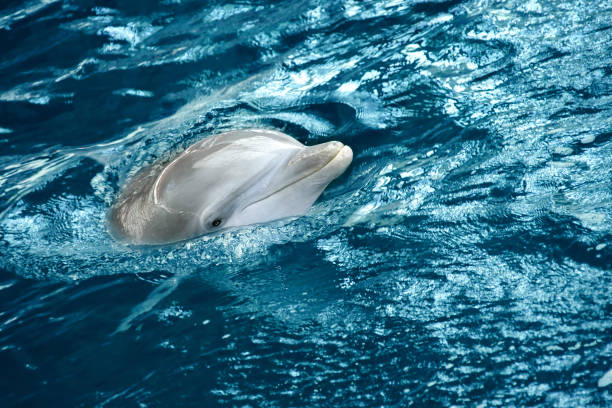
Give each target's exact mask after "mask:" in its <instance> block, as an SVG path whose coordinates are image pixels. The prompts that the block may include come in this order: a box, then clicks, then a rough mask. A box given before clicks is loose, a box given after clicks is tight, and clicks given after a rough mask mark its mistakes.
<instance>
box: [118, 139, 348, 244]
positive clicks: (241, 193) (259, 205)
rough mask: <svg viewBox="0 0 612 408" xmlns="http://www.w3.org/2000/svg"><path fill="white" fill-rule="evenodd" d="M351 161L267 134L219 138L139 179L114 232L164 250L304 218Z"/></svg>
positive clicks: (127, 190) (122, 199) (126, 192)
mask: <svg viewBox="0 0 612 408" xmlns="http://www.w3.org/2000/svg"><path fill="white" fill-rule="evenodd" d="M352 159H353V152H352V151H351V149H350V148H349V147H348V146H345V145H343V144H342V143H340V142H328V143H322V144H319V145H316V146H310V147H309V146H304V145H303V144H301V143H300V142H298V141H297V140H295V139H293V138H292V137H290V136H287V135H285V134H284V133H281V132H276V131H271V130H263V129H249V130H237V131H231V132H227V133H222V134H218V135H215V136H212V137H209V138H207V139H204V140H202V141H199V142H197V143H195V144H193V145H191V146H190V147H188V148H187V149H186V150H185V151H184V152H182V153H180V154H179V155H178V156H177V157H176V158H175V159H174V160H172V161H171V162H170V163H164V162H156V163H154V164H153V165H151V166H150V167H148V168H146V169H144V170H141V171H140V172H139V173H137V174H136V175H135V176H134V177H133V178H132V180H131V181H130V182H129V183H128V184H127V185H126V186H125V187H124V188H123V190H122V191H121V194H120V195H119V197H118V198H117V200H116V202H115V203H114V204H113V206H112V207H111V209H110V211H109V217H108V218H109V224H110V231H111V233H112V235H114V236H115V237H116V238H118V239H120V240H122V241H126V242H129V243H132V244H137V245H146V244H166V243H171V242H176V241H182V240H185V239H189V238H193V237H197V236H199V235H203V234H207V233H210V232H214V231H218V230H220V229H224V228H229V227H236V226H240V225H248V224H256V223H262V222H267V221H272V220H276V219H280V218H285V217H291V216H298V215H302V214H304V213H305V212H306V211H307V210H308V208H310V206H311V205H312V204H313V203H314V202H315V200H316V199H317V197H319V195H320V194H321V193H322V192H323V190H324V189H325V187H327V185H328V184H329V183H330V182H331V181H332V180H333V179H335V178H336V177H338V176H339V175H341V174H342V173H343V172H344V171H345V170H346V168H347V167H348V165H349V164H350V163H351V160H352Z"/></svg>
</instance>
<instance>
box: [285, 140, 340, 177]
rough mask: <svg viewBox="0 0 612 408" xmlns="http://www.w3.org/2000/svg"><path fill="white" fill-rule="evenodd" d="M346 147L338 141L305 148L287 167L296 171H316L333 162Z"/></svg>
mask: <svg viewBox="0 0 612 408" xmlns="http://www.w3.org/2000/svg"><path fill="white" fill-rule="evenodd" d="M344 147H345V146H344V144H342V143H340V142H336V141H333V142H327V143H321V144H318V145H315V146H309V147H305V148H304V149H302V150H300V151H299V152H297V153H296V154H295V155H294V156H293V157H292V158H291V160H289V163H288V164H287V165H288V166H291V167H294V168H296V169H297V168H299V169H303V170H306V169H309V170H311V171H316V170H319V169H321V168H323V167H324V166H325V165H326V164H327V163H329V162H330V161H332V160H333V159H334V157H336V156H337V155H338V153H340V151H341V150H342V148H344Z"/></svg>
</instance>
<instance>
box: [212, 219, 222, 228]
mask: <svg viewBox="0 0 612 408" xmlns="http://www.w3.org/2000/svg"><path fill="white" fill-rule="evenodd" d="M211 225H212V226H213V227H218V226H219V225H221V218H217V219H215V220H214V221H213V222H212V224H211Z"/></svg>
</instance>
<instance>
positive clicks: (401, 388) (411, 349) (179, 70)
mask: <svg viewBox="0 0 612 408" xmlns="http://www.w3.org/2000/svg"><path fill="white" fill-rule="evenodd" d="M139 4H140V3H139ZM611 19H612V11H611V9H610V7H609V5H608V4H606V3H605V2H586V1H585V2H580V1H579V2H573V3H565V2H554V1H536V0H531V1H529V2H519V1H506V2H501V3H500V2H497V3H496V2H489V1H480V0H474V1H465V2H459V1H452V2H427V3H425V2H419V1H396V0H390V1H352V0H351V1H349V0H347V1H343V2H329V4H328V3H326V2H323V1H319V0H310V1H299V2H280V3H278V2H270V3H266V4H260V3H257V4H255V3H251V2H240V4H225V5H221V4H210V5H200V4H197V2H189V1H186V2H173V1H166V2H161V3H159V4H157V3H155V5H153V4H147V5H145V4H140V5H139V6H138V7H136V6H132V5H129V4H127V5H122V6H121V7H120V6H117V9H110V8H103V7H98V6H94V7H93V8H87V9H84V8H80V7H79V6H77V5H72V4H63V5H61V6H60V5H59V4H56V3H54V2H32V3H27V4H26V6H25V7H21V8H19V7H12V8H9V9H6V10H2V12H1V13H0V30H3V31H0V35H1V36H4V37H2V38H0V39H5V40H6V41H4V42H3V43H4V44H15V45H14V46H12V45H11V46H8V45H7V46H6V47H7V48H6V52H5V55H6V58H3V60H2V61H1V62H0V74H3V75H0V108H1V109H2V110H1V111H0V112H2V116H0V135H1V138H0V149H1V152H2V153H1V154H2V156H0V214H1V216H0V268H1V269H2V271H3V273H5V274H6V276H8V278H6V279H5V280H4V281H2V282H0V291H2V293H3V294H4V296H5V299H6V301H5V303H3V305H5V306H3V310H2V312H1V314H0V318H1V319H2V323H1V328H0V334H2V337H1V338H0V348H2V349H3V350H12V351H11V353H15V354H14V355H15V356H17V357H14V359H15V361H18V363H17V366H19V367H20V369H21V368H24V369H25V370H26V371H27V372H30V371H33V372H36V373H37V375H39V376H40V381H41V382H40V384H43V383H42V381H46V383H45V384H48V385H41V386H40V387H39V388H37V391H31V392H27V393H26V392H25V391H23V390H22V391H23V392H21V393H20V392H19V391H15V390H21V389H20V388H19V386H20V385H19V384H22V382H16V383H15V384H13V386H12V387H11V390H7V392H6V393H5V394H6V395H8V398H9V400H10V401H11V402H14V403H15V404H17V403H23V404H25V403H29V402H32V401H35V402H36V401H41V400H45V401H46V402H47V403H49V401H47V398H51V400H50V401H51V402H53V401H54V400H53V398H59V397H53V396H54V395H66V394H65V393H62V392H61V390H68V389H70V390H73V389H76V388H75V387H77V386H78V387H77V388H78V389H80V390H82V391H81V394H79V395H74V393H72V391H71V393H72V394H71V395H73V399H70V400H69V401H70V403H72V405H96V404H100V405H104V404H108V403H117V404H122V405H126V404H129V403H139V404H144V405H168V404H175V403H177V401H179V400H180V401H181V402H184V403H185V405H194V406H201V405H202V404H204V405H206V404H207V403H209V404H227V405H242V404H245V405H251V406H283V405H291V406H298V405H306V406H328V405H339V406H340V405H341V406H373V405H381V406H382V405H384V406H389V405H398V406H407V405H411V404H413V405H440V406H451V405H456V406H464V405H465V406H524V405H537V406H606V405H609V404H610V402H611V394H610V391H609V389H608V387H609V384H610V380H609V378H610V371H609V367H610V365H611V364H612V349H611V346H610V344H612V343H611V342H612V338H611V335H610V333H612V330H611V329H612V321H611V320H610V319H609V305H610V301H611V294H610V290H609V288H610V285H611V284H612V275H611V274H610V271H611V270H612V255H611V252H610V249H611V248H612V245H610V240H611V238H612V235H611V234H612V232H611V230H610V222H611V221H612V210H611V209H612V205H611V203H612V189H611V188H610V180H612V165H611V159H610V158H612V143H611V135H612V119H611V118H612V112H611V109H612V103H611V102H612V100H611V99H610V98H612V92H611V91H612V82H611V80H610V48H609V47H610V46H609V44H610V43H611V41H612V37H611V34H610V33H611V30H610V26H609V21H611ZM50 27H51V28H50ZM22 29H27V30H30V31H29V32H33V33H42V34H44V35H46V36H47V37H48V41H44V40H43V39H41V38H38V39H37V40H38V41H40V46H38V47H32V46H31V45H32V42H31V40H30V39H29V37H27V36H25V35H21V34H22V31H19V30H22ZM13 33H16V34H15V37H12V36H13ZM7 39H10V40H11V41H8V40H7ZM11 47H12V48H11ZM56 53H57V54H58V55H60V56H61V58H52V57H53V56H54V55H55V54H56ZM45 58H46V59H45ZM42 60H48V61H50V62H49V63H48V64H42V63H40V61H42ZM244 127H268V128H273V129H279V130H282V131H284V132H286V133H289V134H291V135H292V136H294V137H296V138H297V139H298V140H300V141H302V142H304V143H306V144H315V143H321V142H325V141H328V140H340V141H342V142H344V143H346V144H348V145H349V146H351V147H352V148H353V151H354V153H355V156H354V162H353V164H352V165H351V167H350V169H349V170H348V172H347V173H346V174H345V175H343V176H342V177H341V178H340V179H339V180H337V181H336V182H334V183H333V184H332V185H331V186H330V187H329V188H328V189H327V190H326V191H325V193H324V194H323V196H322V197H321V199H320V200H319V201H318V202H317V203H316V204H315V205H314V206H313V208H312V209H311V210H310V211H309V212H308V214H307V215H306V216H305V217H302V218H299V219H296V220H285V221H281V222H276V223H270V224H266V225H259V226H249V227H245V228H241V229H236V230H232V231H226V232H223V233H221V234H217V235H213V236H206V237H201V238H198V239H195V240H191V241H189V242H182V243H179V244H176V245H171V246H167V247H152V248H144V249H143V248H133V247H129V246H125V245H123V244H120V243H118V242H115V241H114V240H113V239H112V238H111V237H110V236H109V235H108V233H107V225H106V212H107V210H108V208H109V206H110V204H111V203H112V201H113V200H114V199H115V197H116V196H117V194H118V192H119V189H120V187H121V186H122V185H123V183H124V182H125V181H126V180H127V179H128V178H129V177H130V176H131V175H133V174H134V173H135V172H137V171H138V170H139V169H141V168H142V167H143V166H146V165H147V164H149V163H151V162H153V161H154V160H156V159H158V158H163V157H168V156H170V155H172V154H174V153H175V152H177V151H180V150H181V149H182V148H184V147H185V146H188V145H189V144H191V143H193V142H195V141H196V140H200V139H202V138H204V137H208V136H209V135H211V134H213V133H217V132H222V131H225V130H228V129H232V128H244ZM3 276H4V275H3ZM68 306H70V308H72V310H71V311H66V309H67V308H69V307H68ZM31 333H40V336H39V338H38V339H37V340H35V341H34V343H31V342H29V341H28V340H27V339H28V338H31V337H32V336H31ZM77 333H79V335H77ZM81 333H86V336H90V337H86V338H85V339H84V340H78V347H71V349H70V350H64V349H62V348H61V347H62V346H61V345H59V344H58V343H62V344H69V343H71V342H72V341H77V340H75V339H79V338H81V337H80V334H81ZM55 338H57V339H59V340H54V339H55ZM45 343H46V344H51V345H55V347H57V348H58V349H61V350H62V352H61V353H54V352H53V351H54V350H51V349H47V348H45ZM100 345H102V346H100ZM48 347H51V346H48ZM15 350H25V351H23V352H21V351H19V352H18V351H15ZM36 350H48V351H49V354H52V355H55V354H57V355H60V356H61V358H58V359H56V360H54V361H50V360H48V359H45V358H43V357H41V355H40V354H38V352H37V351H36ZM98 354H100V356H101V357H100V359H98V360H97V363H98V366H99V372H98V371H97V372H96V373H91V372H90V370H87V369H86V368H85V367H84V365H83V364H84V363H83V361H88V360H87V358H85V357H84V356H85V355H98ZM11 356H13V354H11ZM117 356H120V358H121V359H124V358H125V359H126V361H129V362H130V364H131V366H130V368H129V369H126V368H125V367H123V368H121V370H120V371H121V373H117V370H118V368H117V367H118V364H119V363H117V361H116V360H117ZM11 358H13V357H11ZM132 358H133V359H132ZM11 361H13V360H11ZM113 362H114V363H113ZM119 365H120V364H119ZM28 367H30V368H28ZM32 367H35V368H33V369H31V368H32ZM63 367H68V368H63ZM63 370H66V371H63ZM57 372H63V373H64V374H65V375H56V374H57ZM74 373H77V374H74ZM79 373H80V374H81V376H80V377H81V378H76V377H77V376H78V374H79ZM19 378H21V377H19ZM23 378H26V379H25V380H23V383H24V384H30V385H31V384H35V383H36V384H39V383H37V382H35V381H34V380H29V378H30V377H27V376H25V377H23ZM101 378H104V379H105V380H104V381H102V380H101ZM169 378H173V379H174V380H173V381H168V379H169ZM37 381H38V380H37ZM11 384H12V383H11ZM100 384H102V385H100ZM53 387H55V388H53ZM58 389H59V391H58ZM21 394H23V395H21ZM24 395H25V397H24ZM176 396H181V397H180V398H179V399H177V398H176ZM28 398H30V399H28ZM58 401H59V400H58ZM64 403H65V402H64Z"/></svg>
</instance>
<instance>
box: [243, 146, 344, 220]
mask: <svg viewBox="0 0 612 408" xmlns="http://www.w3.org/2000/svg"><path fill="white" fill-rule="evenodd" d="M313 148H314V149H317V148H318V149H317V150H318V152H317V151H316V150H315V151H314V152H313V151H310V152H308V151H307V154H303V153H302V152H299V153H297V154H296V155H295V156H294V157H292V158H291V160H289V162H288V163H287V164H286V166H287V167H289V166H295V165H296V163H297V162H299V161H307V160H308V159H311V158H313V157H314V156H315V155H316V154H317V153H321V152H322V151H323V150H326V152H325V153H327V154H323V155H319V158H320V156H325V157H324V158H323V160H314V161H313V162H314V163H315V166H314V167H313V168H311V170H309V171H307V172H305V173H303V174H302V175H300V176H299V177H297V178H295V179H293V180H291V181H290V182H289V183H287V184H283V185H282V187H279V188H277V189H275V190H273V191H272V192H270V193H268V194H266V195H265V196H262V197H260V198H258V199H257V200H255V201H253V202H251V203H249V204H248V205H247V206H245V207H244V209H246V208H248V207H250V206H252V205H253V204H256V203H258V202H260V201H263V200H265V199H267V198H269V197H271V196H273V195H274V194H278V193H280V192H281V191H283V190H285V189H287V188H289V187H291V186H293V185H294V184H296V183H299V182H301V181H303V180H305V179H307V178H309V177H312V176H313V175H316V174H317V173H320V172H322V171H324V170H325V169H326V168H327V167H330V166H331V165H332V164H333V163H334V162H344V164H343V165H340V166H339V171H338V172H337V173H338V174H334V175H333V177H332V176H330V177H329V180H327V181H326V182H325V184H328V183H329V182H331V181H332V180H333V179H335V178H336V177H338V176H339V175H340V174H342V173H343V172H344V170H346V168H347V167H348V165H349V164H350V163H351V161H352V159H353V151H352V150H351V148H350V147H348V146H346V145H345V144H343V143H341V142H336V141H333V142H327V143H323V144H321V145H317V146H313V147H312V148H311V149H313ZM314 149H313V150H314ZM333 150H335V151H333ZM301 153H302V154H301ZM308 153H309V154H308ZM329 153H331V154H329ZM296 156H298V157H296ZM300 156H301V157H300ZM340 164H342V163H340Z"/></svg>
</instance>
